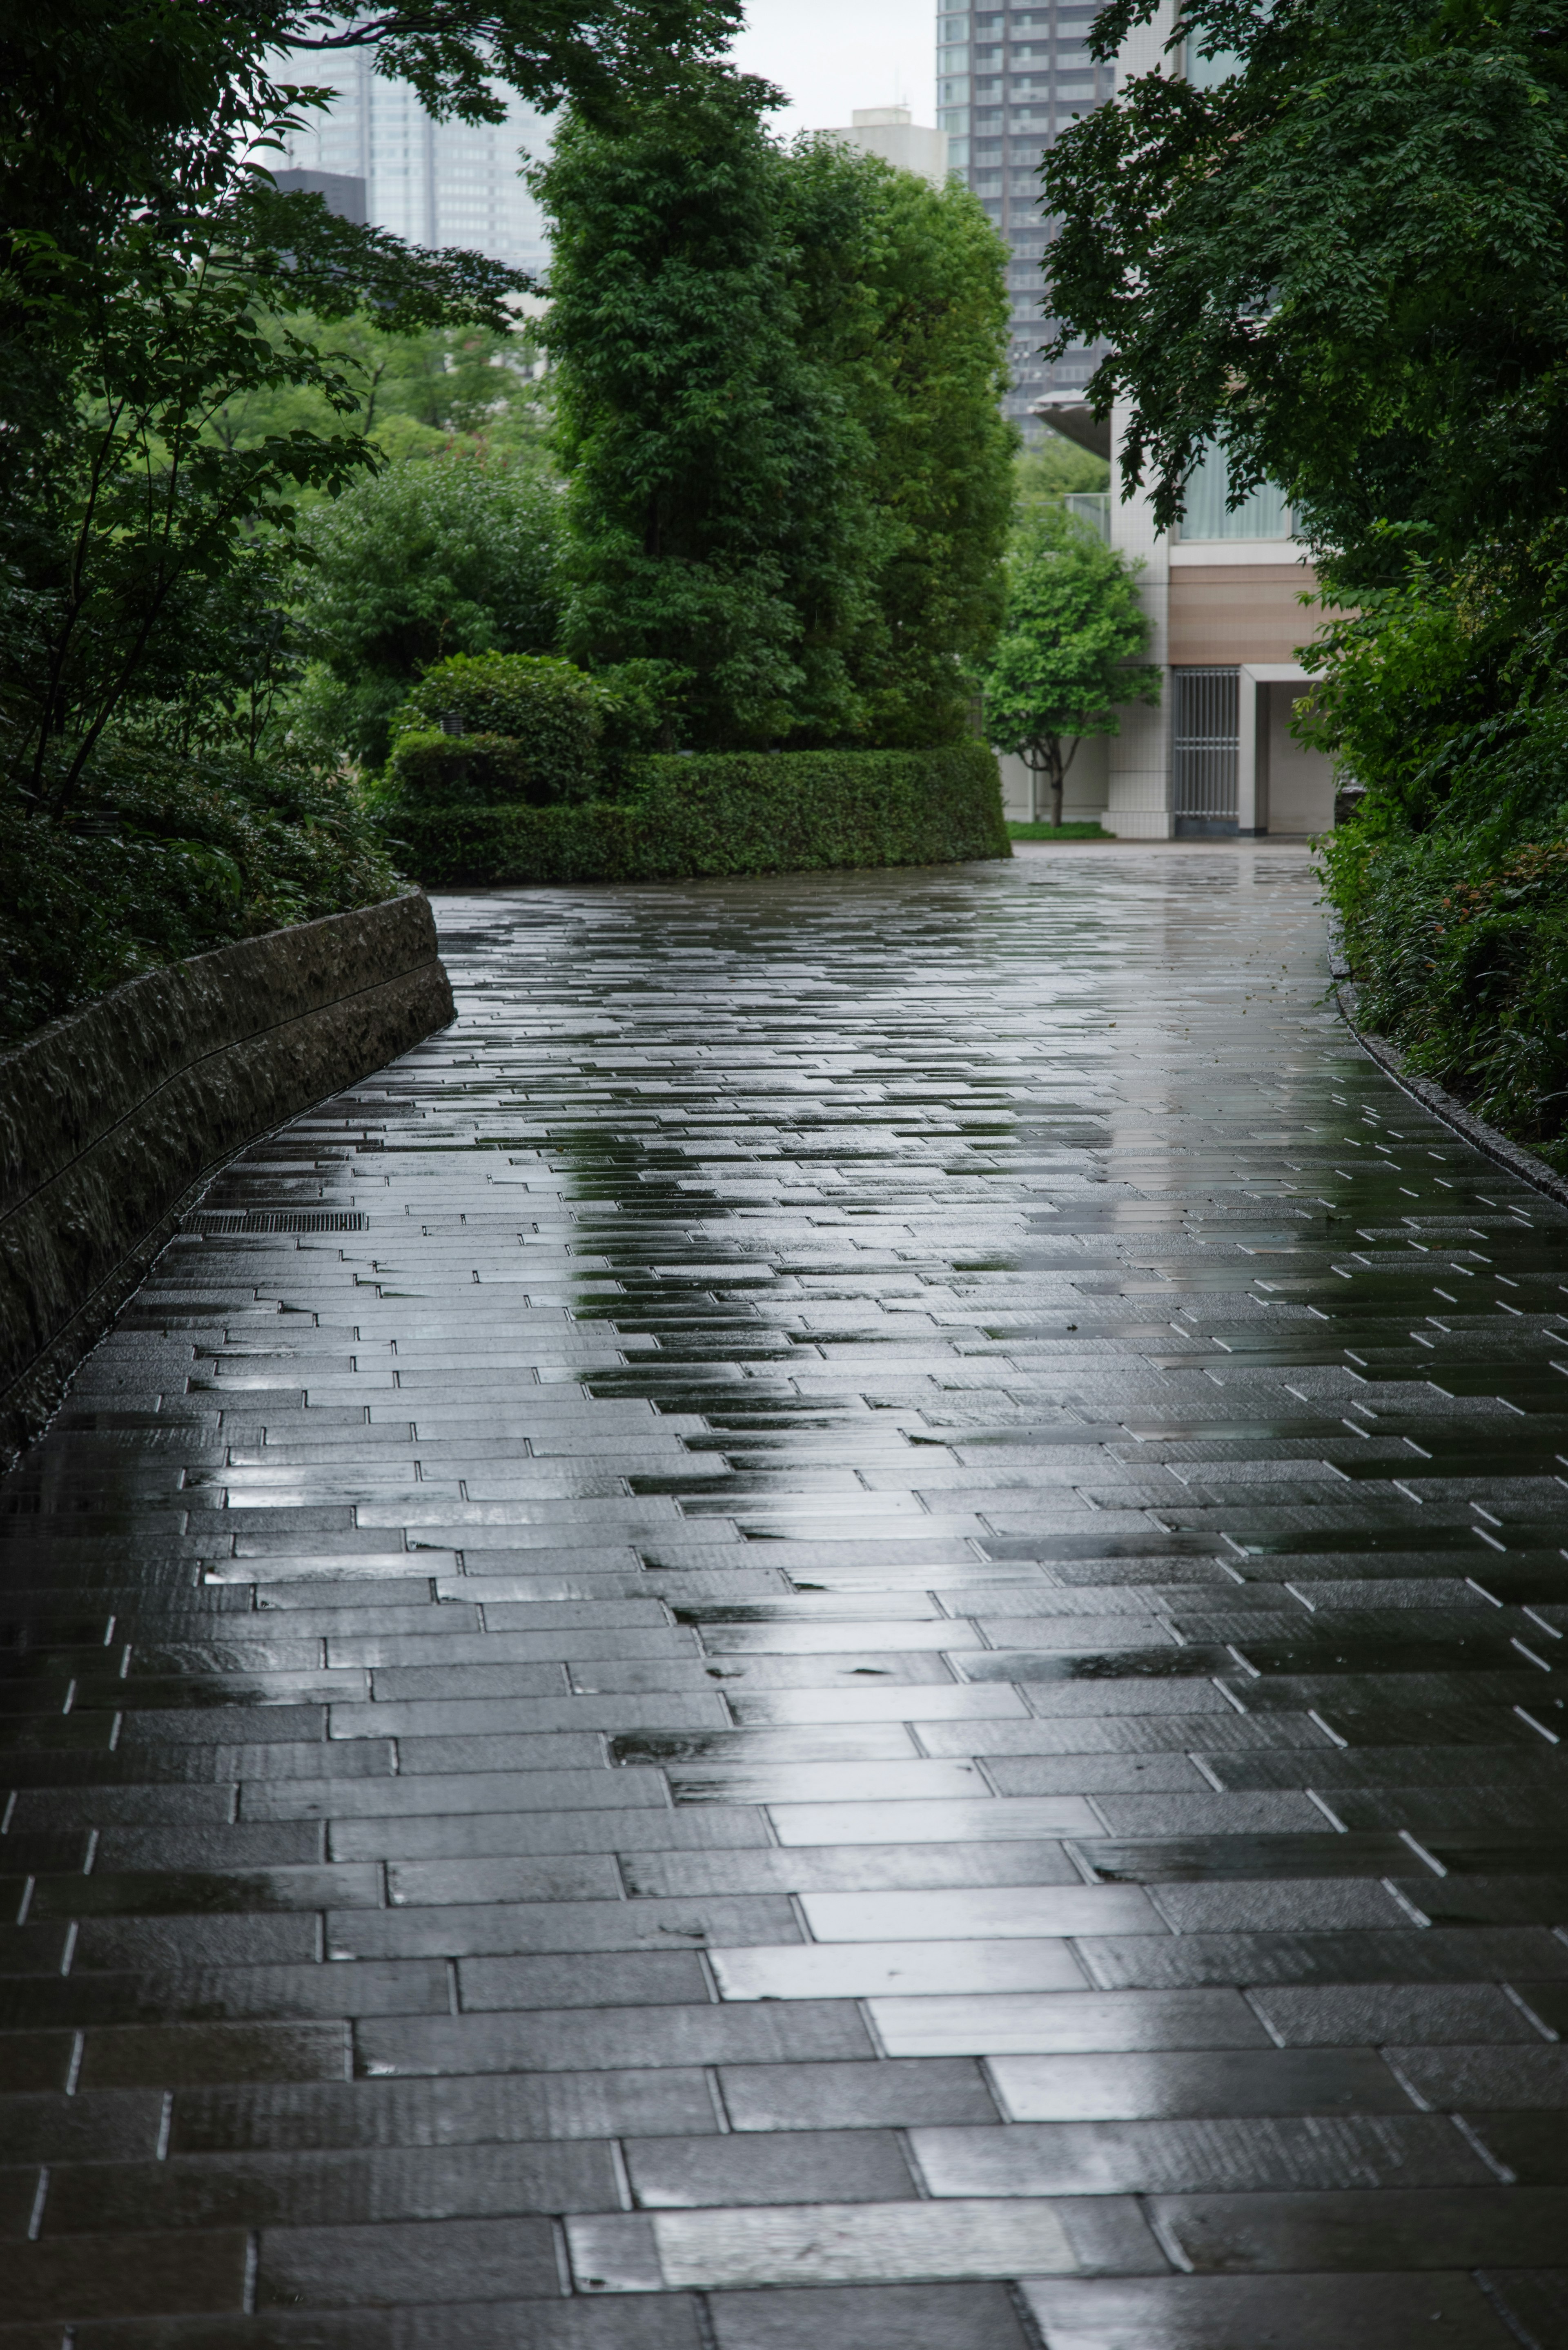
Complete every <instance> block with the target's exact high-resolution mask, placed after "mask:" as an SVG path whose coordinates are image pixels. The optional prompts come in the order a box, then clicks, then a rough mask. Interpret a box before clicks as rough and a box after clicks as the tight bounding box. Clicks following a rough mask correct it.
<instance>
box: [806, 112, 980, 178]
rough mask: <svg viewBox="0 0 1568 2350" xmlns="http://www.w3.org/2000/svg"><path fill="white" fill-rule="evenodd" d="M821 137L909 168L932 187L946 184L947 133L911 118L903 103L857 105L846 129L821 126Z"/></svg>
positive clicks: (858, 152)
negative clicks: (897, 104) (892, 104)
mask: <svg viewBox="0 0 1568 2350" xmlns="http://www.w3.org/2000/svg"><path fill="white" fill-rule="evenodd" d="M820 135H821V137H823V138H824V139H837V140H842V141H843V143H844V145H845V146H846V147H853V148H854V150H855V151H856V153H857V154H859V155H880V156H881V158H882V161H884V162H885V163H896V164H897V165H898V169H899V171H900V172H914V173H915V174H916V175H917V177H919V179H922V180H929V182H930V183H931V185H932V187H933V188H940V187H943V186H945V185H946V183H947V178H948V134H947V132H946V131H945V130H930V129H929V128H928V127H927V126H926V124H924V123H923V122H917V121H915V120H914V118H913V117H912V116H911V114H910V112H909V108H908V107H907V106H857V108H856V109H855V111H854V112H853V113H852V114H851V116H850V118H849V128H848V130H825V131H823V132H822V133H821V134H820Z"/></svg>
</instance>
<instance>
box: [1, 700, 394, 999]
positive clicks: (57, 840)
mask: <svg viewBox="0 0 1568 2350" xmlns="http://www.w3.org/2000/svg"><path fill="white" fill-rule="evenodd" d="M0 870H3V871H4V873H5V892H4V899H3V901H0V1037H4V1038H5V1039H7V1040H9V1039H12V1038H15V1037H18V1036H25V1035H27V1034H28V1033H29V1032H30V1031H31V1030H32V1029H34V1028H36V1027H39V1026H40V1025H42V1024H43V1023H44V1022H46V1021H48V1020H55V1019H57V1018H59V1016H60V1015H61V1014H63V1013H66V1012H70V1011H73V1010H75V1008H76V1007H77V1006H78V1004H80V1003H87V1002H88V1001H89V1000H90V999H91V998H92V997H93V996H95V995H99V994H102V993H104V992H105V991H106V990H107V989H109V988H111V987H117V986H119V984H120V983H121V982H122V981H125V980H128V979H134V978H135V977H136V976H137V975H138V973H139V972H144V971H151V970H152V969H154V968H156V966H157V965H159V964H160V963H167V962H179V961H180V960H182V958H183V957H184V956H186V955H192V954H202V953H204V952H206V951H207V950H208V949H210V948H213V947H219V946H225V945H227V944H228V943H229V941H231V940H233V939H241V938H250V937H254V935H255V934H256V933H257V932H259V931H272V930H280V929H282V928H284V927H285V926H286V925H287V924H289V923H291V922H305V921H312V920H315V919H316V918H317V916H319V915H322V914H336V913H342V912H345V911H347V910H348V908H350V907H352V906H366V905H373V904H375V903H376V902H377V901H378V900H379V899H383V898H388V897H390V896H391V895H392V894H393V893H394V891H395V890H396V889H397V888H398V886H399V882H398V876H397V873H396V871H395V869H394V868H393V865H392V863H391V860H390V859H389V857H388V855H387V851H386V846H385V843H384V842H383V841H382V840H381V838H380V837H379V835H378V833H377V832H376V830H375V829H374V827H373V826H372V824H371V822H370V820H369V816H368V815H367V813H366V811H365V810H364V808H363V807H362V806H360V804H359V801H358V798H357V797H356V795H355V794H354V793H353V791H352V790H351V788H350V787H349V785H348V784H347V783H345V782H344V781H343V780H342V779H341V778H338V777H336V776H321V775H313V774H311V773H309V772H308V771H305V770H291V769H288V768H278V767H263V766H259V765H257V764H254V763H253V762H252V761H250V760H246V759H240V758H222V757H218V756H215V755H213V756H197V757H194V758H189V759H176V758H173V757H171V755H169V754H167V753H160V752H151V751H137V750H132V749H128V748H125V747H120V748H117V749H115V750H112V751H109V752H108V753H105V754H103V755H102V756H100V758H99V760H98V761H97V763H96V764H95V765H94V766H93V767H91V768H89V769H88V772H87V775H86V777H85V780H84V787H83V791H82V793H81V795H80V796H79V798H78V801H77V802H76V804H75V806H74V811H73V816H72V818H71V821H70V822H69V823H68V824H67V825H65V826H55V825H52V824H49V823H47V822H45V821H44V820H42V819H41V818H38V817H29V816H27V815H26V814H25V813H24V812H23V810H22V808H21V806H20V805H19V803H17V802H16V801H14V800H0Z"/></svg>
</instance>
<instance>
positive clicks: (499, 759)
mask: <svg viewBox="0 0 1568 2350" xmlns="http://www.w3.org/2000/svg"><path fill="white" fill-rule="evenodd" d="M615 707H616V704H615V697H614V696H613V695H612V694H611V693H609V692H608V691H607V689H606V688H605V687H604V686H602V685H600V684H599V683H598V682H597V680H596V679H594V678H591V677H589V676H588V675H587V671H583V670H580V669H575V668H574V667H573V665H572V663H571V662H570V661H564V660H553V659H551V658H549V657H548V656H545V655H539V656H535V655H533V654H529V653H472V654H471V653H453V654H452V656H451V658H450V659H449V660H443V661H436V662H435V663H433V665H432V666H431V668H430V669H428V670H427V671H425V673H424V675H423V677H421V680H420V681H419V683H418V684H417V685H416V686H415V687H414V689H413V691H412V692H411V693H410V696H409V698H408V700H407V702H405V703H404V704H403V707H402V709H401V711H400V712H399V714H398V718H397V721H396V723H395V726H394V730H393V738H392V759H391V769H392V775H393V779H394V781H395V783H396V785H397V787H398V793H399V796H400V799H401V800H402V801H403V802H404V804H405V805H407V806H435V805H439V806H451V805H452V801H453V798H454V796H455V797H457V798H460V799H464V798H468V799H471V800H472V804H475V805H477V804H481V803H483V805H486V806H501V805H504V804H505V803H507V802H515V801H518V800H522V801H524V802H526V803H527V805H528V806H531V807H552V806H557V805H558V804H560V803H562V802H574V801H581V800H587V799H591V798H592V797H593V796H594V792H595V789H596V787H597V784H598V780H599V742H600V738H601V736H602V735H603V733H604V731H605V726H606V723H607V720H608V719H609V718H610V717H611V716H612V715H613V713H614V711H615ZM471 737H472V738H477V739H476V740H472V741H471V740H470V738H471ZM438 745H439V746H440V747H439V748H438V747H437V746H438Z"/></svg>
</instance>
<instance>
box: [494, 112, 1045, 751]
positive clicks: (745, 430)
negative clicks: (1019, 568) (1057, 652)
mask: <svg viewBox="0 0 1568 2350" xmlns="http://www.w3.org/2000/svg"><path fill="white" fill-rule="evenodd" d="M768 97H769V93H768V92H767V91H766V90H765V89H764V88H763V86H762V85H760V84H757V83H754V82H748V81H744V80H740V79H737V78H733V77H729V76H725V75H721V74H713V75H711V76H705V77H703V78H702V79H701V82H700V83H698V84H689V85H688V87H687V88H686V89H685V90H684V91H683V92H682V94H681V95H680V97H679V99H671V100H670V103H669V104H668V105H666V106H663V107H661V108H659V109H649V110H647V111H646V112H645V113H644V114H643V115H641V116H640V117H639V120H637V121H636V122H635V123H634V124H632V125H630V126H629V127H628V128H621V127H618V128H614V129H611V130H605V129H602V128H598V127H592V128H590V127H588V126H586V125H584V124H581V123H578V124H575V125H573V126H572V127H571V128H570V129H569V130H567V132H566V135H565V137H564V138H563V140H561V141H560V143H559V145H558V147H557V151H556V159H555V161H553V162H552V163H551V165H550V166H549V167H548V169H547V170H546V171H545V172H544V173H542V174H541V178H540V185H541V187H542V189H543V192H544V193H545V199H546V202H547V203H549V205H550V207H551V209H552V211H553V212H554V213H555V215H556V263H555V270H554V275H553V278H552V292H553V295H554V297H555V298H554V307H553V311H552V315H551V320H550V324H549V328H548V335H549V340H550V344H551V348H552V351H553V353H554V356H555V359H556V397H557V401H558V413H559V416H560V419H561V446H562V455H563V458H564V460H565V463H566V467H567V471H568V473H569V475H570V477H571V490H570V495H569V503H568V525H569V535H568V552H567V558H566V560H567V569H568V574H569V577H570V582H571V587H570V597H569V602H568V608H567V617H566V630H565V642H566V646H567V648H568V650H572V651H573V652H574V653H576V656H577V657H578V658H581V659H586V660H628V659H644V660H646V659H654V660H661V661H663V662H665V663H666V664H667V665H668V666H669V668H670V670H671V671H672V672H678V673H680V676H681V677H682V678H683V679H684V682H685V694H684V699H685V711H686V724H687V729H688V731H689V733H690V734H691V739H692V740H693V741H694V742H699V743H704V744H724V743H745V742H768V741H779V740H784V739H786V738H787V739H789V740H791V741H794V742H795V743H836V742H848V743H854V742H879V743H915V742H931V741H940V740H945V739H950V738H951V737H952V736H953V735H954V734H955V733H961V731H962V730H963V727H964V725H965V724H966V723H967V710H968V707H969V702H970V699H971V691H972V685H971V678H972V672H973V670H974V668H975V665H976V664H977V662H978V661H979V660H981V658H983V655H984V652H985V650H986V649H987V647H988V645H989V642H990V639H991V637H992V635H993V634H994V631H995V628H996V626H997V623H998V620H999V619H1000V611H1001V600H1002V596H1001V580H1000V557H1001V553H1002V544H1003V540H1004V537H1005V531H1006V524H1007V515H1008V509H1009V504H1010V500H1011V494H1012V492H1011V477H1010V457H1011V451H1012V436H1011V432H1010V429H1009V428H1008V427H1007V426H1006V425H1005V424H1004V423H1003V421H1002V418H1001V415H1000V413H999V411H998V407H997V399H998V394H999V392H1000V390H1001V388H1002V356H1003V350H1004V346H1005V335H1006V308H1005V302H1004V298H1003V296H1002V247H1001V245H1000V243H999V241H998V240H997V238H996V236H995V234H994V232H993V231H992V229H991V228H990V226H989V224H987V222H986V220H985V217H984V214H983V213H982V212H981V209H980V207H979V205H978V204H976V203H974V201H973V199H972V198H971V197H970V196H969V195H968V194H967V193H965V192H963V191H962V190H961V189H959V188H957V187H956V186H953V187H950V188H949V189H946V190H943V191H940V192H939V191H937V190H933V189H930V188H929V187H927V186H926V184H925V183H924V182H921V181H919V180H916V179H914V178H913V177H911V176H910V175H909V174H908V173H905V172H895V171H893V170H891V169H889V167H888V166H887V165H886V164H883V163H880V162H878V161H876V160H875V159H873V158H868V157H861V156H855V155H852V154H850V153H848V152H847V151H846V150H844V149H843V148H841V147H838V146H836V145H834V144H832V143H831V142H824V141H807V142H804V143H802V144H801V145H799V146H797V147H796V148H795V149H794V151H787V152H786V151H784V150H783V149H781V148H779V147H778V146H776V145H775V144H774V143H773V142H772V141H770V140H769V139H768V138H767V137H766V135H765V134H764V132H763V129H762V126H761V120H760V110H761V108H762V106H763V104H764V103H766V101H767V99H768Z"/></svg>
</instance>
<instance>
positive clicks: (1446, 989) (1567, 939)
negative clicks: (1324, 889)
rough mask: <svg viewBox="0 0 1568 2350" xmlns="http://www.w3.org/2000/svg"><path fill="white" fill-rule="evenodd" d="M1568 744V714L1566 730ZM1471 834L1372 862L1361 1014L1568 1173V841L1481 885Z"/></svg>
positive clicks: (1363, 871) (1368, 859)
mask: <svg viewBox="0 0 1568 2350" xmlns="http://www.w3.org/2000/svg"><path fill="white" fill-rule="evenodd" d="M1558 735H1559V747H1560V748H1562V747H1563V746H1564V745H1565V744H1568V713H1563V714H1561V715H1560V718H1559V725H1558ZM1473 871H1474V864H1473V859H1472V858H1471V855H1470V853H1469V845H1468V843H1467V842H1466V841H1465V840H1464V839H1463V837H1456V836H1453V835H1446V834H1429V835H1427V836H1425V837H1422V838H1420V839H1417V840H1389V841H1386V842H1385V843H1383V844H1381V845H1380V846H1379V847H1376V849H1375V850H1373V851H1372V852H1371V853H1370V854H1368V855H1366V856H1364V858H1363V859H1362V861H1361V866H1360V870H1359V872H1358V875H1357V882H1356V888H1355V895H1354V899H1353V915H1352V919H1351V920H1349V921H1347V924H1346V942H1347V946H1348V949H1349V952H1350V956H1351V960H1352V964H1353V968H1354V969H1355V972H1356V973H1357V975H1358V976H1361V977H1363V983H1362V985H1361V986H1360V989H1359V992H1358V1000H1357V1016H1358V1018H1359V1019H1360V1020H1361V1021H1362V1022H1363V1023H1364V1024H1365V1025H1366V1026H1367V1027H1369V1028H1371V1029H1372V1030H1374V1031H1375V1032H1376V1033H1380V1034H1382V1035H1386V1036H1388V1037H1391V1038H1392V1039H1393V1040H1394V1041H1395V1042H1396V1043H1397V1045H1399V1046H1400V1047H1401V1049H1402V1050H1403V1051H1404V1053H1405V1054H1406V1055H1407V1059H1408V1062H1409V1065H1410V1066H1411V1067H1412V1068H1413V1069H1415V1070H1416V1071H1417V1072H1418V1073H1419V1074H1420V1075H1422V1076H1430V1077H1435V1078H1436V1079H1437V1080H1438V1083H1439V1084H1441V1085H1444V1086H1446V1087H1449V1090H1450V1091H1451V1092H1453V1093H1456V1094H1458V1095H1459V1096H1460V1097H1462V1098H1463V1099H1465V1100H1467V1101H1468V1102H1469V1104H1470V1105H1471V1107H1473V1108H1474V1109H1475V1110H1476V1112H1477V1113H1478V1115H1479V1116H1480V1117H1481V1118H1485V1119H1487V1120H1488V1121H1489V1122H1490V1124H1492V1125H1494V1126H1498V1127H1501V1128H1502V1129H1503V1130H1504V1131H1505V1132H1506V1133H1509V1134H1511V1135H1513V1136H1514V1137H1515V1138H1516V1139H1518V1140H1520V1141H1521V1142H1525V1143H1528V1144H1530V1145H1531V1146H1532V1148H1534V1149H1538V1150H1540V1151H1541V1152H1542V1156H1543V1157H1544V1158H1546V1159H1548V1160H1549V1162H1550V1163H1551V1164H1552V1165H1553V1166H1555V1167H1556V1168H1558V1169H1559V1170H1563V1171H1568V843H1564V842H1563V841H1561V840H1558V841H1555V842H1552V843H1550V844H1547V845H1545V846H1532V845H1526V846H1524V847H1520V848H1517V849H1515V850H1514V851H1513V853H1512V854H1511V856H1510V857H1509V858H1507V859H1506V860H1505V861H1504V862H1503V864H1502V865H1501V866H1500V867H1499V868H1498V870H1497V871H1496V872H1495V873H1492V874H1490V875H1489V876H1487V877H1486V878H1485V879H1482V880H1480V881H1477V880H1475V879H1473V878H1472V875H1473Z"/></svg>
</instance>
